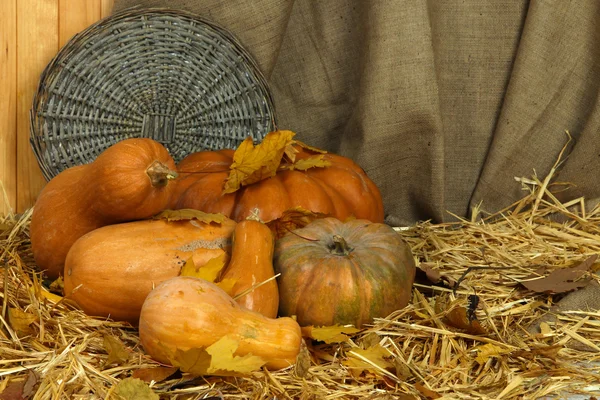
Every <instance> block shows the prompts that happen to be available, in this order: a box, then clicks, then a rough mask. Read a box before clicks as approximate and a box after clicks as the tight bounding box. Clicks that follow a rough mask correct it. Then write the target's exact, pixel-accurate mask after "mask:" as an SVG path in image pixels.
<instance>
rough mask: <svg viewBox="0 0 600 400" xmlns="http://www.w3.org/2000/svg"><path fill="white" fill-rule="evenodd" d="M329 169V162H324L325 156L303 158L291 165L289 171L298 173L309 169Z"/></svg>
mask: <svg viewBox="0 0 600 400" xmlns="http://www.w3.org/2000/svg"><path fill="white" fill-rule="evenodd" d="M326 167H331V161H328V160H325V156H323V155H322V154H321V155H318V156H311V157H308V158H303V159H301V160H298V161H296V162H295V163H293V164H292V166H291V167H290V169H292V170H293V169H296V170H299V171H306V170H307V169H309V168H326Z"/></svg>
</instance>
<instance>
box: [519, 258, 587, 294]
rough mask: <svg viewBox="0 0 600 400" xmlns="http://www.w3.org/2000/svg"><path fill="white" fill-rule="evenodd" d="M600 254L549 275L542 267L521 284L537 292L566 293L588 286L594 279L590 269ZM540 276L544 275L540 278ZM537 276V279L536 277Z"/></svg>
mask: <svg viewBox="0 0 600 400" xmlns="http://www.w3.org/2000/svg"><path fill="white" fill-rule="evenodd" d="M597 258H598V256H597V255H596V254H594V255H593V256H591V257H589V258H588V259H586V260H585V261H583V262H581V263H579V264H577V265H575V266H573V267H571V268H561V269H557V270H554V271H552V272H550V274H548V275H547V276H543V275H545V273H546V272H547V269H546V268H545V267H544V268H540V269H538V270H537V271H536V272H535V273H533V274H532V275H530V276H528V277H527V278H526V279H525V280H524V281H522V282H521V285H523V286H525V287H526V288H527V289H529V290H533V291H534V292H537V293H549V294H553V293H565V292H570V291H572V290H575V289H579V288H582V287H584V286H587V284H588V283H590V281H591V280H592V278H591V277H590V275H589V273H588V272H589V271H590V269H591V268H592V266H593V265H594V263H595V262H596V259H597ZM540 276H543V277H541V278H540ZM536 278H537V279H536Z"/></svg>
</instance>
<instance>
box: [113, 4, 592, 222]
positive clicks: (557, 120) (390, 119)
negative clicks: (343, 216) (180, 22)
mask: <svg viewBox="0 0 600 400" xmlns="http://www.w3.org/2000/svg"><path fill="white" fill-rule="evenodd" d="M130 6H168V7H171V8H179V9H184V10H188V11H192V12H195V13H197V14H200V15H203V16H205V17H207V18H210V19H212V20H214V21H216V22H217V23H219V24H221V25H222V26H224V27H226V28H227V29H229V30H230V31H231V32H233V33H234V34H235V35H236V36H237V37H238V38H239V39H240V40H241V42H242V43H243V44H244V46H245V47H246V48H247V49H248V50H249V51H250V52H251V53H252V54H253V56H254V57H255V58H256V59H257V61H258V63H259V65H260V67H261V68H262V71H263V72H264V74H265V75H266V76H267V77H268V79H269V82H270V85H271V89H272V92H273V96H274V99H275V103H276V108H277V114H278V121H279V125H280V127H281V128H283V129H291V130H294V131H296V132H297V133H298V135H299V138H300V139H301V140H303V141H306V142H308V143H310V144H312V145H315V146H320V147H323V148H325V149H327V150H330V151H333V152H337V153H340V154H343V155H346V156H349V157H352V158H353V159H355V160H356V161H357V162H358V163H359V164H360V165H361V166H362V167H363V168H364V169H365V170H366V171H367V173H368V174H369V176H370V177H371V178H372V179H373V180H374V181H375V182H376V183H377V184H378V185H379V187H380V188H381V191H382V193H383V197H384V202H385V207H386V213H387V214H388V221H389V222H390V223H395V224H410V223H412V222H414V221H416V220H423V219H433V220H434V221H436V222H438V221H444V220H449V219H451V218H452V217H451V215H450V214H449V213H448V212H447V211H450V212H451V213H455V214H457V215H460V216H466V215H469V212H470V209H471V207H472V206H474V205H475V204H477V203H479V202H480V201H483V203H482V204H483V207H482V208H483V209H484V210H486V211H495V210H498V209H500V208H502V207H505V206H507V205H509V204H510V203H512V202H513V201H515V200H517V199H519V198H521V197H522V196H523V192H522V190H521V186H520V184H519V183H518V182H516V181H515V179H514V177H529V176H531V175H532V174H533V172H534V170H535V171H537V174H538V176H540V177H543V176H545V175H546V174H547V173H548V172H549V171H550V169H551V167H552V165H553V164H554V162H555V161H556V159H557V157H558V154H559V152H560V150H561V148H562V147H563V145H564V144H565V142H566V140H567V136H566V134H565V131H566V130H568V131H569V132H570V133H571V135H572V136H573V138H574V139H575V142H574V145H573V146H572V147H571V148H570V154H569V158H568V159H567V161H566V162H565V163H564V164H563V166H562V170H561V173H560V176H559V177H560V180H561V181H569V182H572V183H574V184H576V185H577V188H576V189H574V190H571V191H569V192H568V193H569V196H570V197H573V196H579V195H585V196H586V197H587V198H588V199H590V200H592V199H594V198H597V197H600V183H599V177H600V140H599V139H600V138H599V137H598V136H599V135H598V134H599V133H600V105H599V102H598V100H599V93H600V92H599V86H600V45H599V43H600V1H597V0H580V1H576V2H570V1H569V2H567V1H563V0H547V1H541V0H537V1H531V2H529V1H525V0H470V1H461V2H457V1H455V0H430V1H423V0H413V1H397V0H370V1H366V0H327V1H316V0H228V1H221V0H171V1H168V0H116V1H115V9H114V11H120V10H122V9H124V8H127V7H130Z"/></svg>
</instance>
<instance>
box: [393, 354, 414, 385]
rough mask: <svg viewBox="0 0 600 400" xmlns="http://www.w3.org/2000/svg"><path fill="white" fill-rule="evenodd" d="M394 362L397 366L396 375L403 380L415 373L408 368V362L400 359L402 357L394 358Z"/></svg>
mask: <svg viewBox="0 0 600 400" xmlns="http://www.w3.org/2000/svg"><path fill="white" fill-rule="evenodd" d="M392 363H393V364H394V367H395V368H396V376H397V377H398V378H400V379H402V380H403V381H406V380H408V379H410V378H412V377H413V375H414V374H413V372H412V371H411V370H410V368H408V365H406V363H404V362H402V361H400V359H398V358H394V359H392Z"/></svg>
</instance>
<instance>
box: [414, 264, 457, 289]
mask: <svg viewBox="0 0 600 400" xmlns="http://www.w3.org/2000/svg"><path fill="white" fill-rule="evenodd" d="M415 282H418V283H420V284H422V285H431V284H434V285H436V286H442V287H445V288H448V289H454V288H455V287H456V281H455V280H454V279H453V278H451V277H449V276H447V275H443V274H442V273H441V272H440V271H438V270H437V269H434V268H433V267H432V266H431V265H429V264H428V263H421V264H420V265H419V266H418V267H417V270H416V275H415Z"/></svg>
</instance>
